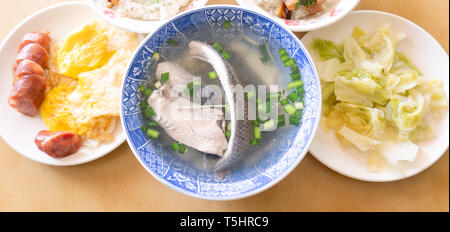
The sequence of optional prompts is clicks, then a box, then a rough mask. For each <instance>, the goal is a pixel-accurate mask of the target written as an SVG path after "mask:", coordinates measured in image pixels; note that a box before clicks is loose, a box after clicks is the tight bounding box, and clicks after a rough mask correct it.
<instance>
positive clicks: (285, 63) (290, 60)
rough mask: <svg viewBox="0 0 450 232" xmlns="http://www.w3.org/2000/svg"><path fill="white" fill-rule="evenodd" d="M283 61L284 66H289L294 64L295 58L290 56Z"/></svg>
mask: <svg viewBox="0 0 450 232" xmlns="http://www.w3.org/2000/svg"><path fill="white" fill-rule="evenodd" d="M283 63H284V66H286V67H289V66H292V65H294V64H295V60H294V59H292V58H291V59H289V60H287V61H286V62H283Z"/></svg>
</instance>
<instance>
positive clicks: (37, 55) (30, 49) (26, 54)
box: [13, 43, 48, 74]
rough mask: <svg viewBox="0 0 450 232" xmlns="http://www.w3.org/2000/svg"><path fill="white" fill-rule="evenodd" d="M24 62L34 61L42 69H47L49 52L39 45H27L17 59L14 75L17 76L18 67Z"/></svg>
mask: <svg viewBox="0 0 450 232" xmlns="http://www.w3.org/2000/svg"><path fill="white" fill-rule="evenodd" d="M23 60H32V61H34V62H36V63H37V64H39V65H40V66H41V67H42V68H46V67H47V61H48V52H47V50H45V48H44V47H42V46H41V45H39V44H37V43H30V44H27V45H26V46H25V47H23V48H22V50H20V52H19V54H18V55H17V57H16V61H15V63H14V65H13V74H15V72H16V69H17V66H18V65H19V64H20V62H22V61H23Z"/></svg>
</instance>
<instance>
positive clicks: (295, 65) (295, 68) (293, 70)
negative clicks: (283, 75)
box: [291, 63, 300, 73]
mask: <svg viewBox="0 0 450 232" xmlns="http://www.w3.org/2000/svg"><path fill="white" fill-rule="evenodd" d="M291 70H292V72H293V73H299V72H300V68H299V67H298V64H296V63H295V64H293V65H291Z"/></svg>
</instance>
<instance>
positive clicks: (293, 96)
mask: <svg viewBox="0 0 450 232" xmlns="http://www.w3.org/2000/svg"><path fill="white" fill-rule="evenodd" d="M287 98H289V100H291V102H293V103H295V102H296V101H297V100H298V99H299V98H300V97H299V96H298V95H297V93H296V92H295V91H294V92H291V93H290V94H289V95H288V96H287Z"/></svg>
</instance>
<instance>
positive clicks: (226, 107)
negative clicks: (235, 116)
mask: <svg viewBox="0 0 450 232" xmlns="http://www.w3.org/2000/svg"><path fill="white" fill-rule="evenodd" d="M225 112H227V113H230V112H231V109H230V105H228V104H226V105H225Z"/></svg>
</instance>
